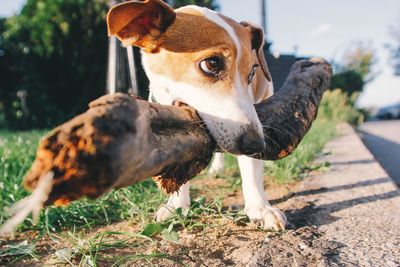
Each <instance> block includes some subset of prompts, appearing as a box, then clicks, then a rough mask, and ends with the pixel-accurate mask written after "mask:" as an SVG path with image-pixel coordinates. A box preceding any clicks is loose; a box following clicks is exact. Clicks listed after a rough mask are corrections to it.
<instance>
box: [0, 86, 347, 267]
mask: <svg viewBox="0 0 400 267" xmlns="http://www.w3.org/2000/svg"><path fill="white" fill-rule="evenodd" d="M335 94H337V92H336V93H332V95H333V97H334V98H335V99H336V98H337V95H335ZM329 97H331V96H329ZM329 97H328V98H329ZM333 108H337V107H336V106H332V103H331V101H328V102H327V101H326V102H325V104H324V103H322V104H321V111H320V117H319V119H318V120H317V121H316V122H315V123H314V125H313V127H312V129H311V130H310V132H309V133H308V134H307V135H306V137H305V138H304V139H303V141H302V143H301V144H300V146H299V147H298V148H297V150H296V151H295V152H294V153H293V154H292V155H291V156H289V157H287V158H285V159H283V160H280V161H276V162H266V163H265V164H266V166H267V168H266V175H267V176H268V177H271V178H272V179H273V181H274V182H275V183H290V182H293V181H296V180H298V179H301V178H303V177H304V176H305V174H306V173H307V172H308V171H310V170H313V169H316V168H320V167H324V165H313V164H312V161H313V159H314V158H315V157H316V156H317V155H318V153H320V152H321V150H322V148H323V146H324V145H325V144H326V142H327V141H328V140H330V139H331V138H332V137H333V136H334V135H335V126H336V124H337V121H340V120H336V119H335V118H334V116H336V115H335V114H337V112H336V113H333V112H332V110H331V109H333ZM44 133H45V132H44V131H29V132H7V131H2V132H1V131H0V203H2V205H1V207H0V224H2V223H4V222H5V220H7V219H8V218H9V216H8V214H7V213H6V209H5V207H8V206H11V205H12V204H13V203H15V202H16V201H18V200H20V199H22V198H23V197H25V196H26V195H28V193H27V192H26V191H25V190H24V189H23V188H22V185H21V182H22V178H23V176H24V174H25V173H26V172H27V171H28V169H29V168H30V165H31V163H32V161H33V159H34V157H35V152H36V147H37V144H38V141H39V139H40V137H41V136H42V135H43V134H44ZM225 174H226V177H225V180H226V184H227V185H226V186H222V187H218V188H217V189H215V188H211V189H207V187H206V188H204V189H202V192H203V193H207V190H213V192H212V193H211V194H210V195H211V196H212V198H213V199H207V201H206V199H205V198H198V199H196V200H195V201H193V202H192V206H191V208H190V210H189V212H188V214H184V213H183V211H182V210H179V209H178V210H177V212H176V215H175V217H173V218H171V219H170V220H168V221H166V222H163V223H156V222H154V221H153V214H154V212H155V211H156V210H157V209H158V208H159V206H160V205H161V204H162V203H164V202H165V201H166V196H165V195H164V194H163V193H161V192H160V191H159V189H158V188H157V186H156V185H155V184H154V183H153V182H152V181H151V180H146V181H144V182H142V183H139V184H136V185H133V186H130V187H127V188H123V189H120V190H114V191H112V192H110V193H109V194H107V195H105V196H103V197H102V198H100V199H98V200H96V201H91V200H87V199H82V200H79V201H75V202H73V203H72V204H71V205H69V206H67V207H50V208H47V209H46V211H45V212H42V214H41V216H40V220H39V223H38V224H36V225H33V224H32V221H31V220H30V219H27V220H25V222H24V223H23V224H22V225H21V226H20V227H19V229H18V231H19V233H25V232H28V231H30V232H32V231H33V232H34V233H35V236H36V239H33V240H31V241H29V242H26V241H25V242H20V243H15V244H12V245H10V244H4V243H3V242H2V241H1V240H0V265H1V263H2V258H7V257H8V258H7V259H8V261H7V262H8V263H9V262H10V256H12V260H11V261H16V260H19V259H21V257H22V258H24V257H27V258H33V259H35V258H36V257H37V254H36V250H35V242H37V240H39V239H40V238H42V237H47V238H50V239H52V240H53V241H54V243H63V244H64V245H65V247H67V248H63V249H61V250H57V251H56V253H55V255H56V256H57V258H58V259H59V260H61V261H62V262H65V263H69V264H71V265H80V266H84V265H91V266H96V265H97V263H98V262H102V263H107V264H108V265H110V263H112V264H116V263H118V264H128V263H132V262H135V261H137V260H141V261H142V262H147V263H148V264H149V265H151V263H152V261H153V260H155V259H165V260H169V261H171V262H172V263H174V262H175V261H176V258H174V257H171V255H167V254H164V253H159V251H158V250H157V249H154V250H152V251H151V252H148V251H142V250H141V249H140V248H141V247H146V246H152V245H154V244H153V243H155V239H157V240H163V242H167V243H168V242H169V243H177V242H179V240H178V239H179V238H178V234H177V231H179V230H180V229H186V230H187V231H193V230H196V229H204V228H207V227H216V226H218V223H219V219H221V218H227V219H229V220H232V221H242V220H244V221H245V220H246V217H245V216H243V214H241V213H237V212H235V211H233V212H232V211H229V210H224V208H223V205H222V199H223V198H224V196H226V195H227V194H229V192H232V191H233V190H235V189H238V188H239V187H240V179H239V171H238V167H237V163H236V160H235V158H234V157H232V156H228V157H227V158H226V172H225ZM196 179H204V176H200V177H198V178H196ZM196 190H198V189H197V188H196V187H193V193H194V195H200V194H198V192H197V191H196ZM205 217H207V218H209V219H210V220H204V218H205ZM123 220H124V221H128V222H129V223H130V224H131V225H135V227H136V226H137V227H136V228H135V229H137V230H136V232H134V233H126V232H116V231H101V232H100V233H97V234H94V235H93V234H90V233H92V232H94V231H95V230H96V228H97V227H99V226H107V225H110V224H112V223H114V222H118V221H123ZM126 248H130V249H134V250H135V251H137V253H136V252H135V253H133V254H132V253H130V254H129V255H119V256H118V255H117V256H112V253H110V251H117V250H121V249H126ZM76 259H78V260H76ZM72 260H74V263H73V264H72V262H70V261H72ZM118 264H116V265H118Z"/></svg>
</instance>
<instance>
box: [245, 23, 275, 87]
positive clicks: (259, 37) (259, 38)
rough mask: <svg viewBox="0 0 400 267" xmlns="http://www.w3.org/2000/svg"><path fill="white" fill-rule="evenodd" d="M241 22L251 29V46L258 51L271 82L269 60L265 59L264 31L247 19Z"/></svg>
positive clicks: (266, 76) (261, 64)
mask: <svg viewBox="0 0 400 267" xmlns="http://www.w3.org/2000/svg"><path fill="white" fill-rule="evenodd" d="M240 24H241V25H243V26H244V27H246V28H248V29H249V30H250V33H251V36H252V37H251V46H252V48H253V49H254V50H255V51H256V54H257V58H258V61H259V62H260V66H261V69H262V71H263V72H264V75H265V78H267V80H268V81H270V82H271V81H272V79H271V74H270V73H269V70H268V66H267V61H266V60H265V56H264V41H265V38H264V31H263V30H262V29H261V28H259V27H257V26H254V25H251V24H250V23H248V22H245V21H242V22H240Z"/></svg>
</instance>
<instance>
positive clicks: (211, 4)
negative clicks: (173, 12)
mask: <svg viewBox="0 0 400 267" xmlns="http://www.w3.org/2000/svg"><path fill="white" fill-rule="evenodd" d="M168 2H172V3H173V7H175V8H178V7H182V6H186V5H198V6H203V7H207V8H210V9H214V10H216V9H218V8H219V6H218V4H217V2H216V1H215V0H174V1H168Z"/></svg>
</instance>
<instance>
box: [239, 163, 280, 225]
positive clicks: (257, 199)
mask: <svg viewBox="0 0 400 267" xmlns="http://www.w3.org/2000/svg"><path fill="white" fill-rule="evenodd" d="M238 161H239V168H240V173H241V176H242V188H243V195H244V200H245V212H246V214H247V216H248V217H249V219H250V220H251V221H253V222H256V223H260V224H261V225H262V226H263V227H264V228H265V229H274V230H276V231H279V230H284V229H285V225H286V222H287V221H286V217H285V215H284V214H283V213H282V212H281V211H280V210H279V209H277V208H273V207H272V206H271V204H269V202H268V199H267V195H266V193H265V191H264V183H263V176H264V162H263V161H261V160H257V159H253V158H249V157H247V156H238Z"/></svg>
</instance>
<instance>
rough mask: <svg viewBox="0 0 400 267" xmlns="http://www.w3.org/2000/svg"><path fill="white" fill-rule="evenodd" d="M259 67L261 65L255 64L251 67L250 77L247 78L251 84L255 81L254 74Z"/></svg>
mask: <svg viewBox="0 0 400 267" xmlns="http://www.w3.org/2000/svg"><path fill="white" fill-rule="evenodd" d="M258 67H260V65H258V64H254V65H253V67H252V68H251V71H250V74H249V77H248V78H247V81H248V82H249V84H250V83H251V82H252V81H253V78H254V75H255V74H256V70H257V68H258Z"/></svg>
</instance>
